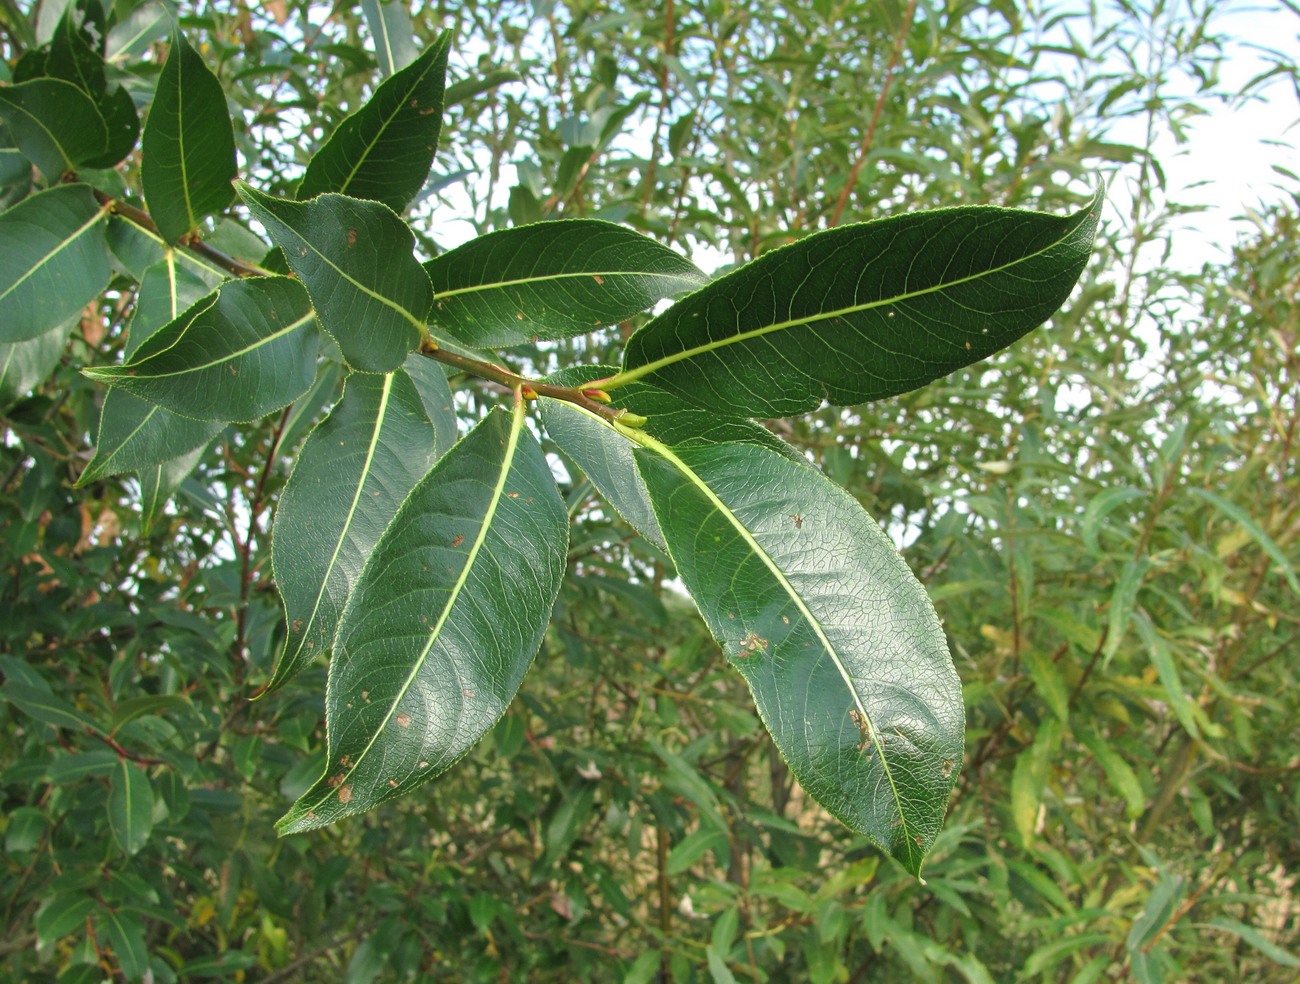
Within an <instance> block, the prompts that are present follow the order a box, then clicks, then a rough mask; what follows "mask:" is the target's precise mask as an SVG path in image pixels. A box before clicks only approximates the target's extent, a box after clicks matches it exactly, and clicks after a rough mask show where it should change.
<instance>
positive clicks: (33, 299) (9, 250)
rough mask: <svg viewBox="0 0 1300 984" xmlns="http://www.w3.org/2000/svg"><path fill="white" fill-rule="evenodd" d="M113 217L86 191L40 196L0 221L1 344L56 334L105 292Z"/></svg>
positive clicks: (74, 188)
mask: <svg viewBox="0 0 1300 984" xmlns="http://www.w3.org/2000/svg"><path fill="white" fill-rule="evenodd" d="M107 214H108V208H107V206H100V205H99V204H98V203H97V202H96V201H95V197H94V196H93V195H92V194H91V193H90V189H89V188H88V187H86V186H85V185H60V186H59V187H57V188H51V189H50V190H49V191H42V192H40V193H39V194H36V195H32V196H31V197H30V198H27V199H25V200H23V201H22V202H19V203H18V204H17V205H15V206H14V207H13V208H11V209H9V210H8V211H7V212H5V213H3V214H0V243H3V244H4V246H3V248H0V342H3V343H13V342H21V341H25V340H26V339H29V338H35V337H36V336H38V335H44V334H45V333H46V332H49V331H52V330H53V329H55V328H57V327H58V326H59V325H61V324H64V323H66V322H67V321H69V320H70V319H72V318H74V317H76V315H77V314H78V313H79V312H80V311H81V309H82V308H83V307H85V306H86V305H87V304H88V303H90V302H91V301H92V300H94V298H95V297H96V296H97V295H98V294H99V292H100V291H101V290H103V289H104V286H105V285H106V284H107V283H108V278H109V277H110V276H111V275H112V269H111V267H110V259H109V253H108V245H107V243H106V242H105V240H104V224H105V217H106V216H107Z"/></svg>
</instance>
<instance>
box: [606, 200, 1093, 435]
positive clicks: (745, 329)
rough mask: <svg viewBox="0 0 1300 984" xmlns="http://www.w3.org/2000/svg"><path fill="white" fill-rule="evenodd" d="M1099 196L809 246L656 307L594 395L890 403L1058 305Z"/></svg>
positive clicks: (736, 406)
mask: <svg viewBox="0 0 1300 984" xmlns="http://www.w3.org/2000/svg"><path fill="white" fill-rule="evenodd" d="M1101 203H1102V193H1101V191H1098V193H1097V195H1096V196H1095V197H1094V198H1093V200H1092V201H1091V202H1089V203H1088V205H1087V206H1086V207H1085V208H1083V209H1082V210H1081V211H1079V212H1077V213H1075V214H1074V215H1072V216H1069V217H1067V218H1058V217H1056V216H1051V215H1040V214H1035V213H1031V212H1022V211H1016V210H1012V209H1004V208H989V207H982V206H977V207H961V208H948V209H936V210H934V211H929V212H911V213H907V214H905V215H898V216H894V217H892V218H888V219H881V220H879V221H876V222H867V223H864V224H861V225H853V226H844V227H843V228H839V229H831V230H829V231H827V232H821V233H817V234H815V235H812V236H809V237H808V238H806V239H803V240H801V241H799V242H797V243H795V244H793V245H791V246H786V247H783V248H781V249H776V250H773V251H772V252H770V253H767V254H764V255H763V256H761V257H759V258H758V259H757V260H755V261H754V262H753V263H749V264H746V265H745V266H743V267H741V268H740V269H739V270H736V271H735V272H733V273H730V274H728V275H727V276H725V277H722V278H721V279H719V280H716V281H714V282H713V283H711V284H709V285H708V286H707V287H705V288H703V289H702V290H699V291H696V292H695V293H694V294H691V295H690V296H689V297H687V298H685V299H684V300H682V301H681V302H680V303H678V304H675V305H674V306H673V307H671V308H669V309H668V310H667V311H665V312H664V313H663V314H661V315H660V316H659V317H657V318H655V319H654V320H653V321H651V322H650V323H649V324H647V325H646V326H645V327H643V328H641V329H640V330H639V331H638V332H637V333H636V334H634V335H633V336H632V338H631V339H630V340H629V342H628V346H627V350H626V352H625V354H624V359H623V371H622V372H620V373H619V374H618V375H617V376H615V377H614V378H613V379H612V380H610V381H608V382H607V383H606V384H605V386H604V388H605V389H607V390H614V389H616V388H617V387H619V386H622V385H625V384H626V383H629V382H632V381H633V380H638V379H641V380H645V381H647V382H652V383H654V384H656V385H657V386H660V387H662V388H663V389H666V390H668V391H669V392H670V393H672V394H673V395H674V396H677V397H679V398H680V399H682V400H684V401H685V402H687V403H690V404H693V405H695V406H702V407H707V408H711V409H715V410H721V411H727V412H730V413H734V414H738V415H741V416H753V417H777V416H784V415H787V414H796V413H804V412H806V411H808V410H814V409H816V408H817V407H819V406H821V404H822V403H823V402H829V403H831V404H834V405H836V406H848V405H851V404H855V403H863V402H865V401H868V400H880V399H883V398H885V397H888V396H893V395H895V394H898V393H906V392H907V391H909V390H913V389H916V388H917V387H918V386H922V385H924V384H925V383H928V382H930V381H931V380H934V379H938V378H939V377H941V376H945V375H947V374H948V373H950V372H953V371H955V370H957V369H960V368H961V367H963V366H968V365H971V364H972V363H975V362H978V361H980V360H981V359H984V358H986V357H987V356H989V355H992V354H993V353H994V352H996V351H998V350H999V349H1001V348H1004V347H1005V346H1007V345H1009V344H1011V343H1012V342H1013V341H1015V340H1016V339H1017V338H1019V337H1021V336H1022V335H1024V334H1025V333H1026V332H1029V331H1030V330H1032V329H1033V328H1036V327H1037V326H1038V325H1041V324H1042V323H1043V322H1044V321H1046V320H1047V318H1049V317H1050V316H1051V315H1052V313H1053V312H1054V311H1056V309H1057V308H1059V307H1060V306H1061V304H1062V303H1063V302H1064V301H1065V299H1066V298H1067V297H1068V296H1069V294H1070V291H1071V289H1072V288H1073V287H1074V283H1075V281H1076V280H1077V279H1078V277H1079V274H1080V273H1081V272H1082V271H1083V268H1084V266H1085V265H1086V264H1087V262H1088V257H1089V255H1090V253H1091V250H1092V241H1093V236H1094V235H1095V233H1096V229H1097V218H1098V215H1099V213H1100V211H1101Z"/></svg>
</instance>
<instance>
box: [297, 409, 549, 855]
mask: <svg viewBox="0 0 1300 984" xmlns="http://www.w3.org/2000/svg"><path fill="white" fill-rule="evenodd" d="M567 543H568V520H567V516H566V514H565V511H564V505H563V503H562V502H561V500H560V496H559V492H558V490H557V489H556V487H555V480H554V479H553V478H552V476H551V470H550V467H549V466H548V465H547V463H546V458H545V457H544V456H543V454H542V451H541V448H540V447H539V446H538V444H537V441H536V440H535V439H534V438H533V437H532V434H531V433H530V432H529V430H528V428H527V427H526V426H525V425H524V418H523V408H522V406H518V407H516V409H515V412H514V414H513V415H511V414H507V413H505V412H504V411H502V410H494V411H492V413H490V414H489V415H488V416H487V418H486V419H485V420H483V422H482V423H480V424H479V425H478V426H477V427H475V428H474V430H473V431H471V432H470V433H469V435H468V436H466V437H465V439H464V440H462V441H461V442H460V443H459V444H457V445H456V446H455V447H454V448H452V449H451V450H450V451H448V452H447V453H446V454H445V455H443V457H442V458H441V459H439V461H438V464H436V465H435V466H434V467H433V470H432V471H430V472H429V474H428V475H426V476H425V478H424V479H422V480H421V481H420V483H419V484H418V485H416V487H415V488H414V489H413V490H412V492H411V494H410V495H409V496H408V497H407V499H406V502H404V503H403V504H402V507H401V509H399V510H398V512H397V515H396V516H395V517H393V521H392V522H391V523H390V524H389V526H388V529H387V530H386V531H385V532H384V535H383V537H382V538H381V539H380V541H379V544H378V546H377V547H376V548H375V550H374V552H373V553H372V554H371V557H370V560H369V561H368V562H367V563H366V566H365V569H364V570H363V571H362V573H361V576H360V578H358V580H357V583H356V585H355V587H354V588H353V590H352V596H351V598H349V600H348V606H347V609H346V610H345V611H344V613H343V616H342V619H341V621H340V623H339V628H338V634H337V635H336V636H335V639H334V658H333V660H332V662H331V664H330V677H329V685H328V688H327V691H326V695H325V721H326V733H327V760H326V766H325V773H324V775H323V776H322V777H321V779H320V781H319V782H317V783H316V785H315V786H313V787H312V788H311V789H310V790H308V792H307V793H305V794H304V795H303V796H302V798H301V799H299V800H298V802H297V803H296V804H295V805H294V807H293V809H292V810H290V811H289V813H288V814H287V815H286V816H285V817H284V818H283V819H282V820H281V821H280V822H279V824H277V829H278V830H279V832H280V833H281V834H290V833H297V832H299V831H303V830H310V829H312V828H313V827H320V826H323V825H324V824H328V823H332V822H334V821H335V820H338V819H339V818H340V817H344V816H348V815H349V814H353V813H362V812H364V811H366V810H369V809H371V808H372V807H374V806H376V805H377V804H378V803H380V802H382V801H383V800H386V799H389V798H391V797H393V796H398V795H401V794H402V793H404V792H407V791H408V790H411V789H414V788H415V787H416V786H418V785H420V784H421V783H423V782H426V781H427V780H429V779H431V778H432V777H434V776H436V775H437V774H438V773H440V772H442V771H443V770H445V769H447V768H448V767H449V766H451V765H452V763H454V762H455V761H456V760H457V759H459V758H460V757H461V756H462V755H464V754H465V753H466V752H467V751H468V750H469V749H470V747H471V746H473V745H474V743H475V742H477V741H478V740H479V738H481V737H482V736H483V735H484V734H485V733H486V732H487V731H488V729H489V728H491V727H492V726H493V725H494V724H495V723H496V722H497V720H498V719H499V718H500V717H501V715H502V714H503V713H504V712H505V709H506V707H507V706H508V705H509V703H510V701H511V699H512V698H513V697H514V695H515V691H517V690H518V689H519V684H520V681H521V680H523V677H524V674H525V672H527V670H528V667H529V665H530V664H531V663H532V661H533V657H534V656H535V655H536V654H537V649H538V647H539V646H540V645H541V641H542V635H543V633H544V632H545V631H546V624H547V622H548V621H549V619H550V613H551V608H552V606H553V605H554V603H555V596H556V594H557V593H558V591H559V587H560V577H561V575H562V574H563V571H564V558H565V552H566V549H567Z"/></svg>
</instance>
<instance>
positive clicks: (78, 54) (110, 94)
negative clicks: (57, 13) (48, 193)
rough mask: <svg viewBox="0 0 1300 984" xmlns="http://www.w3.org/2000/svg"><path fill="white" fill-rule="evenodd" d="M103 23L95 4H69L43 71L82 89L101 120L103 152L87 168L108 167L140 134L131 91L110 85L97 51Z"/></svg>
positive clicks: (99, 45) (112, 164)
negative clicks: (102, 123) (103, 139)
mask: <svg viewBox="0 0 1300 984" xmlns="http://www.w3.org/2000/svg"><path fill="white" fill-rule="evenodd" d="M104 33H105V24H104V18H103V10H102V8H101V7H100V6H99V4H97V3H85V4H76V3H73V4H69V5H68V8H67V10H65V11H64V14H63V18H62V19H61V20H60V22H59V26H58V28H57V30H56V31H55V32H54V37H53V39H52V41H51V44H50V53H49V58H48V60H47V62H46V66H45V69H46V72H47V73H48V74H49V75H50V76H52V77H54V78H60V79H63V80H64V81H66V82H71V83H72V84H73V85H75V86H77V88H79V89H81V90H82V91H83V92H84V93H85V94H86V95H87V96H89V97H90V99H91V101H92V102H94V104H95V107H96V108H97V109H98V110H99V114H100V116H101V117H102V118H103V120H104V128H105V129H104V132H105V144H104V149H103V152H102V153H100V154H98V155H96V156H94V157H91V158H88V159H87V160H85V161H83V162H82V163H83V164H84V166H86V167H90V168H110V167H113V166H114V165H116V164H117V163H118V162H119V161H121V160H122V158H124V157H126V155H127V154H129V153H131V151H132V150H134V149H135V141H136V138H137V137H138V136H139V135H140V115H139V114H138V113H137V112H136V109H135V102H134V100H132V98H131V94H130V93H129V92H127V90H126V89H125V88H124V87H122V86H121V85H113V86H112V87H110V86H109V85H108V83H107V80H106V77H105V71H104V68H105V65H104V57H103V56H102V55H101V54H100V48H101V45H102V39H103V38H104Z"/></svg>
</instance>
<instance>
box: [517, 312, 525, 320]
mask: <svg viewBox="0 0 1300 984" xmlns="http://www.w3.org/2000/svg"><path fill="white" fill-rule="evenodd" d="M515 317H516V318H518V319H519V320H520V321H523V320H524V312H523V311H516V312H515Z"/></svg>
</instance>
